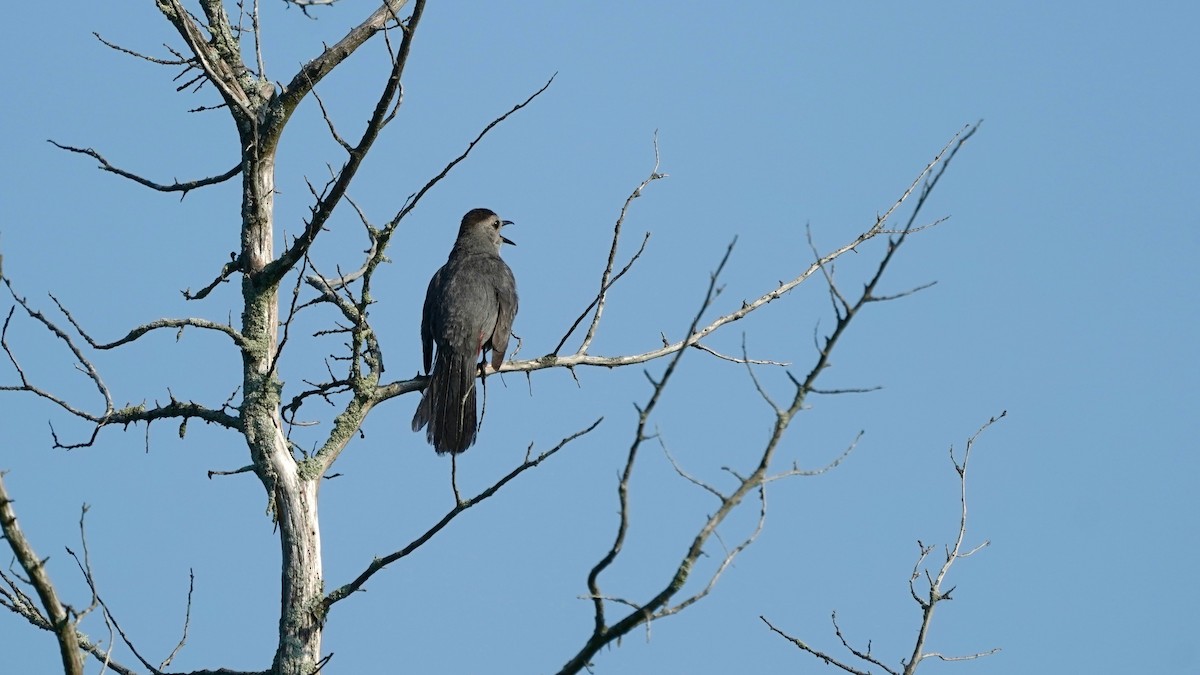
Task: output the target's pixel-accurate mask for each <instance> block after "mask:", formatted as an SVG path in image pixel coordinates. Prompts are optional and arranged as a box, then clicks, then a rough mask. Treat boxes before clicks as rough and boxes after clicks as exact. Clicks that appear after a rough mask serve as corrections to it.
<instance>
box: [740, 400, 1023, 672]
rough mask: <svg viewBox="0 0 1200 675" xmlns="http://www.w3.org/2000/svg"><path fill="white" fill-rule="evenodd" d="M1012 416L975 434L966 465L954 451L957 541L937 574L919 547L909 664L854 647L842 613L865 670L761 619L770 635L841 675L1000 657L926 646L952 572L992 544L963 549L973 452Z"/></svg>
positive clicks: (846, 644) (926, 549) (912, 581)
mask: <svg viewBox="0 0 1200 675" xmlns="http://www.w3.org/2000/svg"><path fill="white" fill-rule="evenodd" d="M1007 414H1008V413H1007V411H1005V412H1001V413H1000V414H999V415H997V416H996V417H993V418H991V419H989V420H988V421H987V422H986V423H985V424H984V425H983V426H981V427H980V428H979V429H978V430H977V431H976V432H975V433H974V434H972V435H971V437H970V438H968V439H967V446H966V450H965V451H964V452H963V456H962V460H961V461H959V459H958V458H957V457H955V454H954V447H953V446H951V447H950V462H951V464H953V465H954V471H955V473H956V474H957V475H958V485H959V517H958V531H957V533H956V535H955V538H954V543H953V544H951V545H948V546H947V547H946V550H945V556H944V557H943V559H942V562H941V564H940V565H938V567H937V569H936V571H931V569H930V568H929V567H928V566H927V565H926V564H925V562H926V559H927V558H928V557H929V555H930V554H931V553H932V552H933V551H934V547H933V546H928V545H926V544H924V543H922V542H920V541H918V542H917V546H918V548H919V549H920V552H919V554H918V556H917V562H916V564H915V565H913V571H912V574H911V575H910V577H909V580H908V590H909V594H910V595H911V596H912V599H913V601H915V602H916V603H917V606H918V607H920V609H921V618H920V621H919V623H918V626H917V636H916V639H915V640H914V641H913V648H912V652H911V653H910V655H909V656H908V658H907V659H903V658H902V659H900V666H899V667H895V666H891V665H889V664H888V663H887V662H885V661H883V660H882V659H881V658H880V657H878V656H875V655H874V654H872V653H871V647H870V643H869V642H868V643H867V647H866V649H861V648H857V647H854V646H852V645H851V644H850V641H849V640H848V639H847V638H846V636H845V634H844V633H843V632H842V628H841V626H839V625H838V622H837V612H834V613H833V617H832V619H833V629H834V633H835V634H836V636H837V638H838V641H839V642H840V643H841V645H842V647H843V648H845V649H846V651H848V652H849V653H850V655H851V656H852V657H853V658H854V659H857V660H858V661H861V662H862V664H859V663H856V662H854V661H851V660H849V659H847V658H839V657H837V656H834V655H833V654H831V653H829V652H827V651H825V650H822V649H819V648H817V647H813V646H812V645H810V644H808V643H807V642H805V641H804V640H801V639H800V638H797V637H794V636H791V635H788V634H787V633H786V632H784V631H783V630H782V629H780V628H778V627H776V626H775V625H774V624H772V623H771V622H770V621H769V620H767V618H766V617H763V616H760V617H759V619H761V620H762V622H763V623H764V624H766V625H767V627H768V628H770V629H771V631H773V632H775V633H777V634H779V635H780V636H781V637H783V638H784V639H786V640H787V641H789V642H791V643H792V644H794V645H795V646H796V647H797V648H798V649H800V650H801V651H804V652H807V653H809V654H812V655H813V656H815V657H816V658H818V659H820V660H822V661H824V662H825V663H826V664H827V665H830V666H833V667H835V668H837V669H838V670H841V671H842V672H845V673H850V674H851V675H869V673H870V672H871V671H870V670H869V668H870V667H871V666H877V667H879V668H882V669H883V670H884V672H887V673H889V675H914V673H916V672H917V668H918V667H919V666H920V665H921V663H922V662H923V661H924V660H925V659H930V658H935V659H938V660H941V661H971V660H974V659H979V658H982V657H984V656H989V655H991V654H995V653H996V652H998V651H1000V649H999V648H994V649H989V650H987V651H982V652H976V653H974V654H966V655H962V656H947V655H945V654H942V653H940V652H929V651H926V650H925V645H926V643H927V641H928V639H929V631H930V628H931V627H932V625H933V611H934V608H935V607H936V606H937V605H938V604H939V603H941V602H944V601H947V600H951V599H952V597H951V593H953V592H954V588H953V587H951V588H945V582H946V576H947V575H948V574H949V573H950V568H951V567H953V566H954V564H955V563H956V562H958V561H959V560H962V559H964V558H969V557H971V556H972V555H974V554H976V553H978V552H979V551H980V550H982V549H983V548H985V547H986V546H987V545H988V544H989V542H988V541H987V540H986V539H985V540H984V541H983V542H981V543H979V544H978V545H976V546H974V547H972V548H970V549H967V548H965V547H964V541H965V540H966V535H967V465H968V462H969V461H970V459H971V451H972V450H973V449H974V447H975V443H976V441H977V440H978V439H979V437H980V435H982V434H983V432H984V431H986V430H987V429H988V427H990V426H992V425H993V424H995V423H996V422H997V421H999V420H1000V419H1002V418H1003V417H1004V416H1005V415H1007ZM922 578H924V579H925V586H924V589H923V590H921V591H918V581H919V580H920V579H922Z"/></svg>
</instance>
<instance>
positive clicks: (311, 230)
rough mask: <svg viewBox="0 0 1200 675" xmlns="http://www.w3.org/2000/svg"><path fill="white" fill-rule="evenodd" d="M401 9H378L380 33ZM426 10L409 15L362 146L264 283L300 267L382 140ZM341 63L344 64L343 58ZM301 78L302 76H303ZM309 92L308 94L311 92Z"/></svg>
mask: <svg viewBox="0 0 1200 675" xmlns="http://www.w3.org/2000/svg"><path fill="white" fill-rule="evenodd" d="M396 1H397V0H393V2H396ZM398 8H399V5H396V7H391V6H390V5H389V4H387V3H385V4H384V6H383V7H381V8H380V9H379V10H376V12H375V14H376V15H379V14H380V12H383V13H384V15H383V16H382V17H381V21H380V23H379V28H378V29H377V30H382V29H383V26H384V24H385V23H386V19H387V18H394V17H395V11H396V10H397V9H398ZM424 9H425V0H416V2H415V3H414V6H413V12H412V15H410V16H409V18H408V23H407V24H406V26H405V29H404V39H403V40H402V41H401V43H400V52H399V54H398V55H397V56H396V58H395V59H394V60H393V62H392V71H391V74H390V75H389V76H388V79H387V83H386V84H385V85H384V87H383V92H382V93H381V94H380V95H379V99H378V101H377V102H376V103H375V110H374V111H373V112H372V114H371V118H370V120H368V122H367V126H366V129H364V130H363V133H362V136H361V137H360V139H359V141H358V143H357V144H356V145H355V146H354V147H353V148H348V149H347V154H348V155H349V158H348V159H347V160H346V163H345V164H343V165H342V168H341V169H340V170H339V171H338V172H337V176H336V178H335V179H334V181H333V183H332V185H331V186H330V187H329V188H328V189H327V190H325V191H324V192H323V193H322V194H321V196H320V198H319V199H318V200H317V203H316V204H315V205H314V206H313V207H312V208H311V215H310V217H309V219H308V222H307V223H306V224H305V227H304V232H303V233H301V235H300V236H299V237H297V238H296V240H295V241H294V242H292V245H291V246H289V247H288V250H287V251H285V252H284V253H283V254H282V255H281V256H279V258H278V259H276V260H274V261H272V262H271V263H270V264H268V265H267V266H266V268H265V269H264V270H263V271H262V279H261V281H260V283H274V282H276V281H278V280H279V279H281V278H283V275H285V274H287V273H288V272H289V271H290V270H291V269H292V268H293V267H294V266H295V265H296V263H298V262H299V261H300V260H301V259H302V258H303V257H304V256H305V254H306V253H307V252H308V249H309V247H310V246H312V243H313V241H315V240H316V238H317V235H318V234H319V233H320V232H321V230H322V229H323V228H324V227H325V223H326V222H327V221H328V220H329V217H330V216H331V215H333V210H334V209H335V208H336V207H337V205H338V203H339V202H341V200H342V197H344V196H345V194H346V190H348V189H349V187H350V183H351V181H353V180H354V176H355V175H356V174H357V173H358V169H359V167H360V166H361V165H362V161H363V160H364V159H365V158H366V156H367V153H368V152H369V151H370V149H371V146H372V145H374V143H375V140H376V139H377V138H378V137H379V134H380V132H381V131H383V127H384V126H385V125H386V124H387V120H388V119H389V112H388V111H389V109H390V108H391V107H392V101H393V99H394V98H395V97H396V95H397V92H398V91H399V90H400V77H401V76H402V75H403V74H404V66H405V64H406V63H407V62H408V55H409V52H410V51H411V49H412V40H413V36H414V35H415V34H416V30H417V24H418V23H420V21H421V14H422V12H423V11H424ZM372 16H375V15H372ZM369 21H370V19H368V22H369ZM360 27H361V26H360ZM356 30H357V29H356ZM371 34H373V33H371ZM347 37H349V36H347ZM367 37H370V34H365V36H364V37H363V39H364V40H365V39H366V38H367ZM343 41H345V39H343ZM328 54H329V51H328V50H326V52H325V54H323V55H322V57H321V58H324V57H325V56H326V55H328ZM318 60H320V59H318ZM338 60H339V61H340V59H338ZM309 65H310V66H311V65H312V64H311V63H310V64H309ZM331 67H332V66H331ZM307 70H308V66H306V67H305V68H304V69H303V70H302V71H301V73H302V74H303V73H304V72H305V71H307ZM297 77H299V75H298V76H297ZM294 82H295V81H294V80H293V83H294ZM315 84H316V82H315V81H313V82H312V83H310V84H309V85H308V87H309V89H311V87H312V86H314V85H315ZM305 91H307V89H306V90H305ZM290 95H292V92H285V93H284V94H283V95H281V96H280V97H279V98H278V99H277V103H278V104H279V105H283V103H282V101H284V100H285V99H287V97H288V96H290ZM298 102H299V101H298V100H297V103H298ZM323 108H324V106H322V109H323ZM326 119H328V118H326ZM330 129H331V130H332V129H333V123H332V122H330ZM334 136H335V138H336V137H337V134H336V132H334ZM342 144H343V146H345V145H346V144H345V142H344V141H343V142H342Z"/></svg>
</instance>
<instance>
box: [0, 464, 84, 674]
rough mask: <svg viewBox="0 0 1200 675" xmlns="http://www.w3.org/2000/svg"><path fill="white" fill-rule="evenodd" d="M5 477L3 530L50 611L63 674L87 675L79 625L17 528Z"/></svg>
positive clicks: (0, 487) (0, 502)
mask: <svg viewBox="0 0 1200 675" xmlns="http://www.w3.org/2000/svg"><path fill="white" fill-rule="evenodd" d="M4 473H5V472H3V471H0V528H2V529H3V531H4V539H5V541H7V542H8V546H9V548H11V549H12V552H13V555H14V556H16V558H17V562H18V563H19V564H20V565H21V569H23V570H25V575H26V577H27V578H28V579H29V583H30V585H32V586H33V588H34V590H35V591H37V595H38V598H39V599H40V600H41V603H42V608H43V609H44V610H45V611H46V617H47V621H48V623H49V625H50V627H51V629H52V630H53V631H54V635H55V637H56V638H58V651H59V655H60V656H61V657H62V664H63V672H64V673H67V675H83V652H81V651H79V639H78V637H77V636H76V634H75V621H74V620H73V619H72V618H71V617H70V616H69V615H68V614H67V609H66V607H64V606H63V604H62V603H61V602H59V599H58V593H57V592H56V591H55V589H54V583H53V582H52V581H51V580H50V575H49V574H48V573H47V572H46V561H45V560H44V559H42V558H39V557H38V555H37V553H35V552H34V550H33V546H32V545H31V544H30V543H29V540H27V539H26V538H25V533H24V532H22V531H21V526H20V525H18V524H17V514H16V512H14V511H13V507H12V504H13V502H12V499H11V498H9V496H8V489H7V488H5V486H4Z"/></svg>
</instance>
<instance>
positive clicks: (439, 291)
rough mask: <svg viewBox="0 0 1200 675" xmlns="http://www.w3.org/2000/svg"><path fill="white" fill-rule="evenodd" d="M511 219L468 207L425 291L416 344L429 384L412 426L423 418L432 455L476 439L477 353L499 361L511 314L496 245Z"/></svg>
mask: <svg viewBox="0 0 1200 675" xmlns="http://www.w3.org/2000/svg"><path fill="white" fill-rule="evenodd" d="M511 224H512V221H509V220H500V216H497V215H496V213H495V212H494V211H490V210H488V209H472V210H471V211H468V212H467V215H465V216H463V219H462V225H460V226H459V228H458V239H456V240H455V241H454V248H452V249H451V250H450V258H449V259H448V260H447V261H446V264H445V265H442V268H441V269H439V270H438V271H437V272H436V273H435V274H434V275H433V278H432V279H430V280H429V290H428V291H426V292H425V309H424V311H422V313H421V347H422V350H423V352H424V356H425V372H426V373H429V384H428V385H427V386H426V388H425V395H424V397H422V398H421V404H420V405H418V406H417V413H416V414H415V415H413V421H412V428H413V431H419V430H420V429H421V427H424V426H425V425H429V428H428V429H427V430H426V432H425V436H426V438H428V439H429V443H430V444H432V445H433V448H434V450H437V451H438V453H439V454H441V453H445V452H452V453H459V452H462V451H463V450H466V449H467V448H469V447H471V444H472V443H474V442H475V432H476V426H477V424H476V421H475V419H476V412H475V374H476V365H475V364H476V360H477V359H479V361H478V363H479V364H480V366H482V365H483V364H484V363H486V359H487V352H488V350H491V352H492V367H493V368H499V367H500V364H501V363H503V362H504V352H505V350H507V349H508V337H509V335H510V334H511V332H512V325H513V318H514V317H515V316H516V315H517V283H516V281H515V280H514V279H513V273H512V270H511V269H509V267H508V265H507V264H505V262H504V261H503V260H501V259H500V247H501V246H502V245H503V244H512V243H513V242H511V241H509V239H508V238H507V237H505V236H503V235H502V234H500V228H501V227H503V226H505V225H511ZM434 344H436V345H437V359H436V360H434V358H433V346H434ZM480 357H482V358H480ZM430 366H432V370H431V369H430Z"/></svg>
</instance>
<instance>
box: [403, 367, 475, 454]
mask: <svg viewBox="0 0 1200 675" xmlns="http://www.w3.org/2000/svg"><path fill="white" fill-rule="evenodd" d="M475 407H476V406H475V363H474V362H473V360H472V359H470V358H469V357H464V356H463V355H460V354H453V353H450V350H448V349H447V350H442V349H438V350H437V356H436V357H435V359H434V363H433V372H432V373H431V374H430V376H429V385H428V386H427V387H426V388H425V395H424V396H423V397H422V398H421V404H420V405H418V406H417V412H416V414H415V415H413V421H412V428H413V431H419V430H420V429H421V427H424V426H426V425H428V428H427V429H426V430H425V437H426V438H428V439H429V443H430V444H431V445H433V449H434V450H437V451H438V454H442V453H447V452H452V453H459V452H462V451H463V450H466V449H467V448H469V447H471V445H472V444H473V443H474V442H475V433H476V431H477V423H476V417H475V415H476V412H475Z"/></svg>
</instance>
